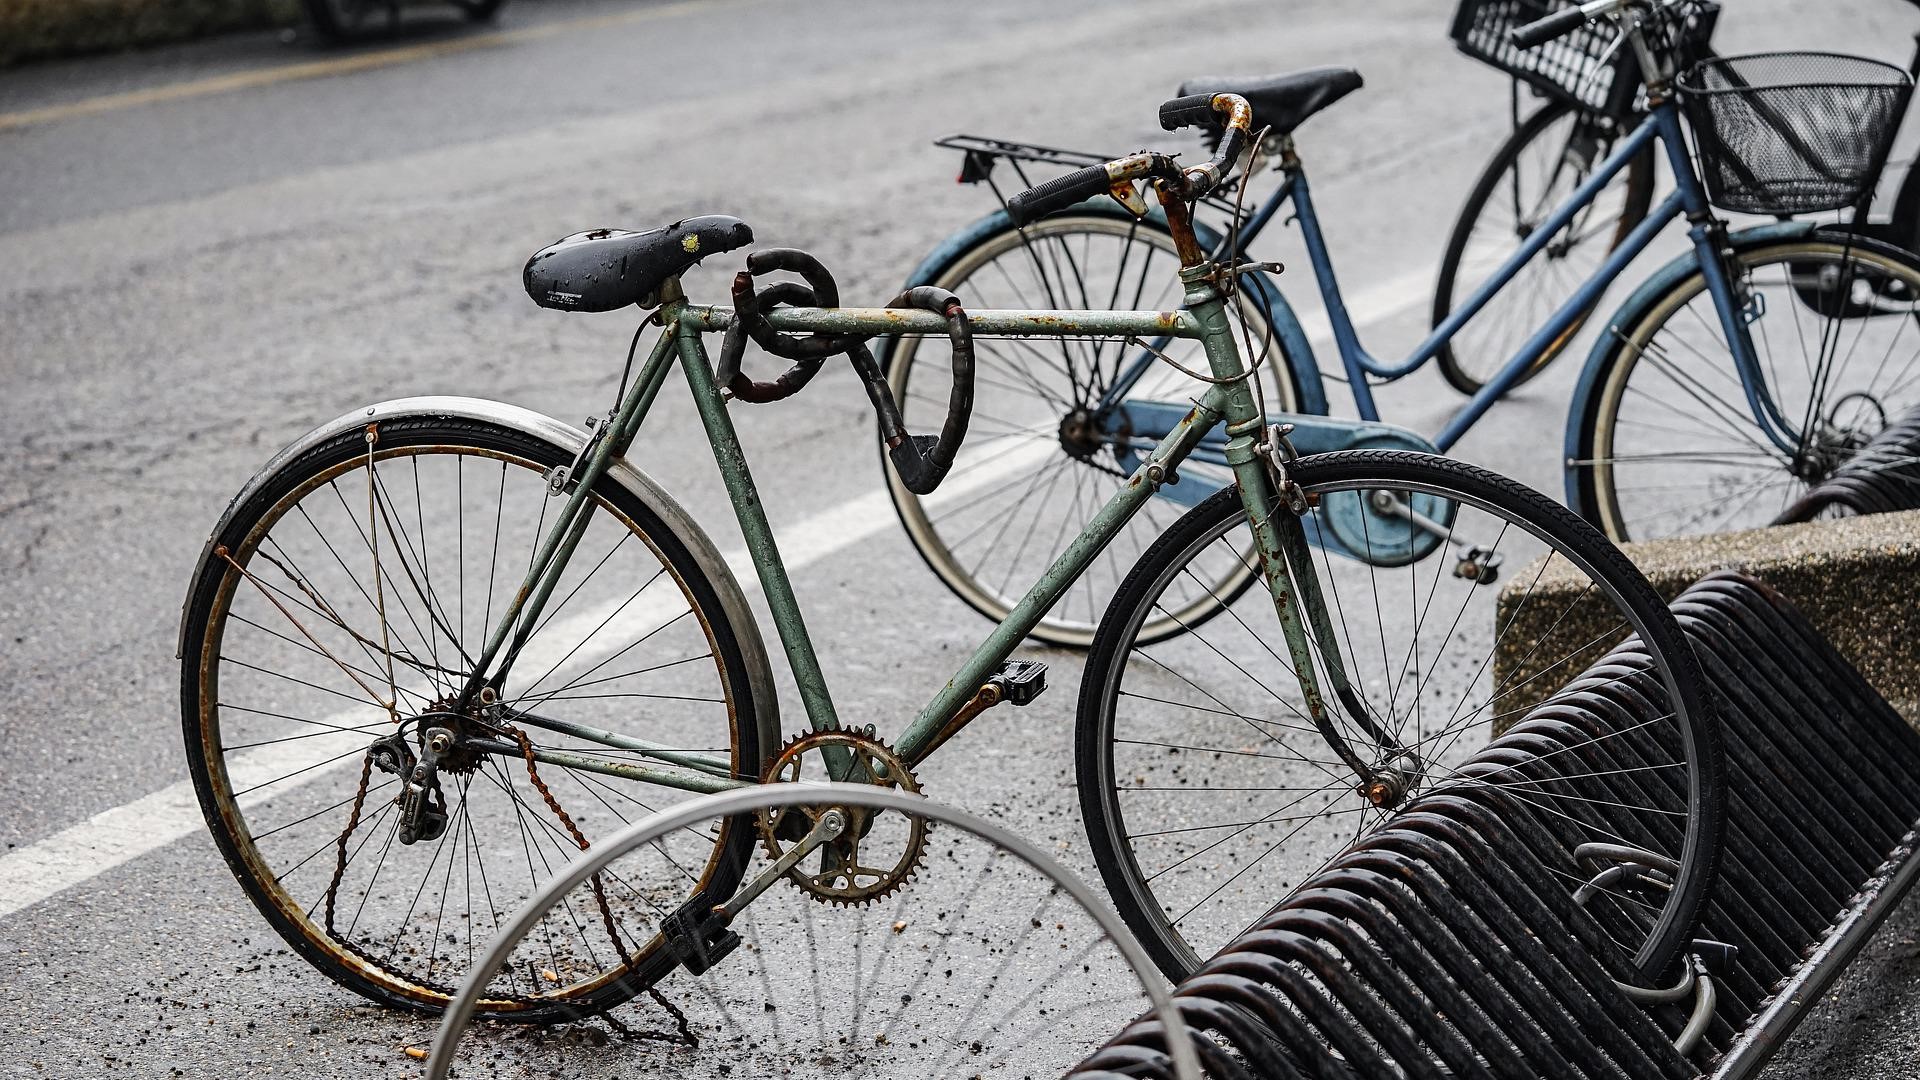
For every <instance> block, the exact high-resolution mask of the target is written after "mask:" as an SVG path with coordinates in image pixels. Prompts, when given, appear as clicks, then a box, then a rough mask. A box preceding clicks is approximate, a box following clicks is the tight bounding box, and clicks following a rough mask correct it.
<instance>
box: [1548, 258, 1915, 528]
mask: <svg viewBox="0 0 1920 1080" xmlns="http://www.w3.org/2000/svg"><path fill="white" fill-rule="evenodd" d="M1732 258H1733V263H1732V267H1733V269H1734V270H1735V272H1736V276H1737V277H1738V278H1739V283H1738V287H1739V290H1740V291H1741V292H1742V294H1743V295H1747V296H1749V297H1752V299H1751V301H1750V303H1749V311H1751V312H1753V313H1754V314H1753V316H1752V318H1751V319H1750V321H1749V322H1748V326H1749V328H1750V329H1749V334H1750V335H1751V337H1752V339H1753V341H1754V344H1755V348H1756V351H1758V352H1759V353H1760V354H1761V355H1760V357H1759V360H1760V363H1761V369H1762V373H1763V377H1765V378H1766V379H1768V380H1769V386H1768V392H1769V394H1770V395H1772V396H1773V397H1775V398H1777V399H1779V405H1780V408H1781V411H1782V412H1783V414H1784V415H1785V416H1786V418H1787V419H1788V420H1789V422H1791V423H1796V424H1797V423H1799V422H1800V421H1801V418H1802V417H1803V415H1805V413H1806V411H1807V409H1808V408H1813V409H1815V410H1816V412H1818V413H1820V414H1822V415H1818V416H1816V419H1817V420H1818V421H1819V423H1818V424H1817V426H1816V427H1815V436H1816V437H1815V439H1814V440H1813V441H1812V442H1811V443H1810V444H1809V443H1807V442H1806V441H1805V440H1804V439H1803V442H1802V447H1800V448H1798V449H1797V450H1796V455H1795V456H1804V458H1805V460H1804V461H1803V462H1801V463H1800V464H1797V465H1796V464H1795V463H1794V462H1793V461H1792V460H1791V459H1789V458H1788V457H1787V455H1786V454H1785V452H1784V451H1783V450H1781V449H1779V448H1778V447H1776V446H1775V445H1774V444H1773V443H1772V442H1771V441H1770V440H1769V439H1768V438H1767V437H1766V436H1765V435H1764V434H1763V433H1762V432H1761V431H1760V429H1759V428H1758V427H1757V426H1756V425H1755V424H1754V423H1753V420H1752V415H1751V412H1750V409H1749V406H1748V404H1747V402H1746V400H1745V395H1744V389H1743V388H1742V387H1741V384H1740V382H1739V380H1738V379H1737V378H1736V377H1735V376H1734V373H1733V372H1732V371H1730V370H1728V369H1729V368H1730V367H1731V359H1730V354H1729V351H1728V348H1727V345H1726V342H1725V340H1724V338H1723V337H1722V336H1720V331H1719V328H1718V319H1717V316H1716V314H1715V309H1714V308H1713V306H1712V300H1711V297H1710V296H1709V295H1708V293H1707V291H1706V281H1705V277H1704V275H1703V274H1701V273H1700V271H1699V270H1698V269H1697V268H1695V269H1693V270H1692V272H1690V273H1687V274H1684V275H1681V276H1679V277H1678V278H1677V279H1676V280H1675V281H1674V282H1673V284H1672V285H1671V286H1670V287H1669V288H1668V289H1667V290H1666V291H1664V292H1662V293H1661V294H1660V295H1659V296H1657V297H1655V298H1654V299H1652V300H1651V301H1650V302H1649V303H1648V304H1647V305H1646V306H1645V307H1643V308H1642V309H1640V311H1639V312H1637V313H1635V314H1632V315H1623V316H1617V317H1616V318H1615V319H1614V322H1615V323H1616V325H1617V327H1618V332H1617V333H1616V334H1614V335H1613V337H1612V339H1611V340H1610V341H1608V342H1606V343H1604V345H1603V347H1604V348H1605V350H1606V351H1605V353H1604V354H1602V355H1601V356H1600V357H1599V358H1598V359H1597V360H1594V361H1589V363H1593V364H1597V365H1598V367H1597V369H1596V370H1595V372H1593V373H1592V374H1591V375H1590V376H1589V377H1590V378H1591V379H1592V380H1593V391H1592V392H1591V393H1590V394H1588V395H1587V396H1586V399H1585V403H1584V405H1582V406H1580V407H1579V414H1578V415H1577V416H1572V417H1570V418H1569V423H1570V424H1573V425H1575V426H1576V442H1575V446H1574V452H1573V454H1571V455H1570V456H1569V459H1568V464H1567V468H1568V480H1569V483H1568V496H1569V501H1570V503H1571V505H1573V507H1574V509H1575V510H1576V511H1578V512H1579V513H1580V515H1581V516H1582V517H1585V518H1586V519H1587V520H1588V521H1591V522H1593V523H1594V524H1595V525H1596V526H1598V527H1599V528H1600V530H1601V531H1602V532H1604V533H1606V534H1607V535H1608V536H1609V537H1610V538H1612V539H1613V540H1614V541H1615V542H1616V543H1625V542H1627V541H1629V540H1651V539H1658V538H1660V537H1664V536H1675V535H1693V534H1699V533H1706V532H1725V531H1729V530H1737V529H1745V528H1755V527H1759V526H1763V525H1766V524H1768V523H1769V522H1770V521H1771V520H1772V518H1773V516H1774V515H1775V513H1776V512H1777V511H1778V510H1779V509H1780V508H1782V507H1785V506H1786V505H1788V504H1790V503H1791V502H1792V501H1793V500H1794V499H1795V498H1796V497H1798V495H1799V493H1800V492H1801V491H1803V490H1805V488H1806V486H1807V485H1808V484H1809V483H1813V482H1817V481H1818V480H1819V479H1820V478H1822V477H1823V476H1825V475H1827V474H1828V473H1830V472H1831V471H1832V468H1833V467H1834V466H1836V465H1838V464H1839V463H1840V461H1842V460H1844V459H1845V458H1846V457H1847V456H1849V454H1850V452H1851V450H1853V449H1857V448H1858V447H1859V446H1860V445H1864V444H1865V442H1866V440H1867V439H1869V438H1871V437H1872V435H1873V433H1874V432H1875V431H1877V430H1878V429H1879V428H1881V427H1884V426H1885V424H1886V423H1887V422H1888V421H1889V420H1891V419H1893V418H1895V417H1898V416H1900V415H1901V414H1903V413H1905V412H1906V411H1908V410H1910V409H1913V408H1915V407H1920V390H1917V389H1916V388H1915V387H1914V385H1913V384H1914V383H1915V382H1917V381H1920V380H1916V379H1914V378H1911V377H1910V374H1911V373H1912V372H1914V371H1915V370H1920V356H1916V355H1915V347H1914V345H1913V344H1912V343H1911V342H1909V341H1907V338H1909V337H1910V336H1911V335H1910V334H1909V330H1910V327H1909V325H1908V324H1910V323H1912V322H1914V321H1915V319H1916V318H1920V257H1916V256H1914V255H1913V254H1911V253H1909V252H1907V251H1905V250H1903V249H1901V248H1897V247H1894V246H1893V245H1891V244H1886V243H1883V242H1881V241H1878V240H1874V239H1872V238H1870V237H1865V236H1859V235H1857V234H1847V233H1842V232H1832V233H1829V232H1824V231H1823V232H1819V233H1815V234H1812V235H1810V236H1807V237H1805V238H1802V239H1794V240H1786V241H1782V242H1778V243H1762V244H1760V245H1758V246H1750V247H1745V248H1742V249H1739V250H1736V251H1735V252H1734V253H1733V257H1732ZM1823 268H1824V270H1825V272H1827V273H1829V274H1831V275H1837V277H1836V280H1845V281H1846V282H1847V285H1848V289H1849V295H1847V296H1846V297H1845V298H1844V299H1843V298H1842V297H1841V296H1840V295H1839V293H1838V292H1836V291H1835V289H1834V288H1833V286H1831V285H1821V286H1819V287H1815V288H1809V287H1808V286H1807V281H1808V279H1809V277H1810V276H1814V277H1818V275H1820V274H1821V273H1822V272H1823ZM1823 308H1826V309H1829V310H1822V309H1823ZM1867 309H1871V310H1873V311H1874V312H1876V313H1877V314H1876V316H1874V317H1867V316H1865V315H1864V314H1862V312H1863V311H1864V310H1867ZM1809 322H1812V323H1813V324H1815V325H1811V326H1810V325H1808V324H1809ZM1770 326H1771V327H1774V328H1775V329H1773V330H1772V331H1771V332H1770V331H1769V327H1770ZM1827 328H1833V329H1831V330H1829V329H1827ZM1823 333H1831V335H1832V337H1831V340H1832V341H1833V342H1835V343H1836V344H1835V348H1834V354H1835V355H1834V356H1833V358H1832V360H1833V361H1834V362H1835V363H1834V366H1833V367H1832V368H1830V369H1829V372H1828V374H1827V375H1825V376H1823V377H1822V383H1823V385H1821V386H1820V387H1819V388H1818V390H1817V392H1816V391H1815V388H1814V387H1813V386H1812V373H1814V372H1817V371H1818V370H1819V361H1818V357H1819V355H1820V353H1819V351H1818V350H1819V348H1821V347H1822V346H1821V344H1820V343H1821V341H1822V340H1823ZM1870 335H1871V340H1869V337H1870ZM1843 339H1844V341H1845V342H1846V351H1845V353H1844V354H1842V353H1841V352H1840V349H1839V344H1838V343H1839V342H1841V341H1842V340H1843ZM1883 339H1884V344H1885V347H1884V348H1882V347H1881V342H1882V340H1883ZM1863 342H1867V343H1866V344H1862V343H1863ZM1809 345H1812V346H1814V347H1815V350H1816V351H1815V353H1814V355H1813V356H1811V357H1809V356H1807V355H1805V354H1806V352H1807V349H1808V347H1809ZM1796 348H1797V349H1799V350H1800V352H1801V353H1802V355H1801V357H1800V359H1799V360H1798V361H1796V360H1794V359H1793V356H1792V350H1794V349H1796ZM1778 353H1785V354H1786V358H1785V359H1781V358H1780V357H1779V356H1778V355H1776V354H1778ZM1856 358H1863V359H1861V360H1860V363H1861V365H1862V366H1861V367H1859V368H1856V367H1855V366H1854V362H1855V360H1856ZM1869 364H1871V365H1873V367H1872V368H1871V370H1870V371H1869V370H1867V369H1866V368H1865V365H1869ZM1796 369H1798V370H1796ZM1849 373H1851V374H1855V375H1857V374H1866V376H1867V378H1866V380H1865V381H1864V383H1862V382H1859V381H1848V380H1846V379H1843V378H1842V376H1843V375H1846V374H1849ZM1801 374H1807V375H1808V385H1806V386H1804V387H1803V386H1802V385H1801V382H1800V378H1799V376H1800V375H1801ZM1843 406H1845V407H1846V408H1845V409H1843ZM1628 447H1631V448H1632V449H1631V450H1629V449H1627V448H1628ZM1802 452H1804V455H1803V453H1802ZM1776 494H1777V495H1778V496H1779V497H1778V498H1777V499H1775V498H1774V496H1775V495H1776ZM1736 499H1737V500H1740V501H1739V502H1737V503H1736V502H1735V500H1736ZM1678 515H1685V516H1684V517H1678Z"/></svg>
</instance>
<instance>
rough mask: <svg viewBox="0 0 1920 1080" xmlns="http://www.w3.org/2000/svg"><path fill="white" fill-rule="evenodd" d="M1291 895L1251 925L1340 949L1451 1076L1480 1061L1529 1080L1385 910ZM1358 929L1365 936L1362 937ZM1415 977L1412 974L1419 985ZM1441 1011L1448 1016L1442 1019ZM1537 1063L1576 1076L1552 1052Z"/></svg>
mask: <svg viewBox="0 0 1920 1080" xmlns="http://www.w3.org/2000/svg"><path fill="white" fill-rule="evenodd" d="M1292 901H1293V902H1292V903H1290V904H1288V905H1287V907H1286V909H1285V910H1283V911H1280V912H1277V913H1275V914H1274V915H1272V916H1269V917H1268V918H1267V919H1264V920H1262V921H1261V922H1260V923H1259V924H1258V925H1259V926H1260V927H1261V928H1262V929H1266V928H1284V927H1288V926H1292V928H1294V929H1298V930H1300V931H1301V932H1303V933H1309V934H1311V935H1312V936H1314V937H1318V938H1320V939H1321V940H1322V941H1325V942H1327V943H1329V944H1331V945H1332V946H1334V947H1335V948H1336V949H1338V950H1340V953H1341V955H1343V956H1345V957H1346V958H1347V962H1348V963H1349V964H1351V965H1352V966H1353V967H1354V969H1355V970H1357V971H1358V972H1359V973H1360V975H1361V977H1362V978H1365V979H1366V980H1368V981H1369V982H1370V983H1372V984H1373V988H1374V990H1375V992H1376V993H1378V994H1379V995H1380V996H1381V997H1382V998H1383V999H1385V1001H1386V1002H1387V1004H1388V1005H1390V1006H1392V1007H1393V1008H1394V1009H1395V1010H1396V1011H1397V1012H1399V1014H1400V1015H1401V1016H1402V1017H1404V1018H1405V1019H1406V1021H1407V1023H1408V1024H1409V1025H1410V1026H1411V1027H1412V1028H1413V1029H1414V1033H1415V1034H1416V1035H1418V1036H1419V1038H1420V1041H1421V1042H1423V1043H1425V1044H1426V1046H1427V1047H1428V1049H1429V1050H1431V1051H1432V1052H1433V1053H1435V1054H1436V1055H1438V1056H1439V1058H1440V1059H1441V1061H1442V1062H1443V1063H1444V1064H1445V1065H1446V1067H1447V1068H1448V1069H1450V1070H1452V1071H1453V1072H1454V1074H1455V1075H1468V1074H1471V1073H1473V1072H1475V1071H1477V1070H1478V1069H1480V1068H1482V1067H1486V1068H1490V1069H1491V1070H1492V1072H1493V1074H1494V1075H1495V1076H1500V1077H1507V1078H1508V1080H1532V1078H1533V1073H1532V1072H1531V1071H1530V1070H1529V1068H1528V1066H1527V1065H1526V1064H1525V1063H1524V1062H1522V1061H1521V1060H1520V1057H1519V1054H1518V1053H1516V1052H1515V1050H1514V1049H1513V1048H1512V1047H1510V1046H1508V1045H1506V1044H1505V1043H1504V1042H1502V1041H1501V1040H1500V1039H1498V1038H1488V1037H1489V1036H1492V1035H1493V1029H1492V1027H1491V1025H1488V1024H1485V1022H1484V1021H1485V1018H1484V1017H1482V1016H1480V1009H1479V1007H1478V1006H1477V1004H1476V1003H1475V1002H1474V1001H1473V1000H1472V998H1470V997H1469V996H1468V995H1467V994H1466V993H1465V991H1464V990H1463V988H1462V987H1461V985H1459V984H1456V983H1454V982H1452V981H1451V980H1449V979H1447V978H1446V977H1445V976H1444V975H1443V974H1442V973H1441V972H1440V969H1439V967H1438V965H1437V964H1436V963H1435V961H1434V960H1433V958H1432V957H1430V956H1428V955H1426V954H1425V952H1424V951H1423V950H1421V949H1420V948H1418V947H1417V946H1416V945H1415V944H1414V942H1413V940H1412V938H1411V937H1409V936H1408V935H1407V934H1406V932H1405V931H1404V930H1402V929H1401V928H1400V926H1399V925H1398V924H1396V923H1395V922H1394V921H1393V919H1392V917H1391V916H1390V915H1389V914H1388V913H1386V912H1384V911H1382V910H1380V909H1378V908H1375V907H1373V906H1372V905H1369V904H1366V903H1363V902H1361V901H1359V900H1358V899H1357V898H1355V897H1354V896H1352V895H1350V894H1345V893H1342V892H1340V891H1337V890H1334V889H1329V888H1308V887H1303V888H1302V889H1301V890H1299V891H1297V892H1295V893H1294V895H1293V897H1292ZM1362 930H1364V931H1365V932H1366V935H1367V936H1366V937H1363V936H1361V931H1362ZM1369 938H1371V939H1372V940H1369ZM1376 941H1377V942H1378V943H1379V944H1378V950H1379V951H1376V946H1375V944H1374V942H1376ZM1387 957H1392V959H1391V960H1388V959H1387ZM1401 968H1405V969H1406V971H1405V972H1403V971H1402V970H1400V969H1401ZM1435 975H1440V976H1441V977H1439V978H1434V977H1433V976H1435ZM1414 978H1419V980H1420V983H1419V985H1418V986H1416V984H1415V983H1414V982H1413V979H1414ZM1421 987H1424V992H1423V991H1422V989H1421ZM1442 1016H1445V1017H1447V1018H1448V1020H1442V1019H1441V1017H1442ZM1469 1018H1472V1019H1469ZM1463 1022H1464V1023H1465V1024H1466V1025H1467V1026H1468V1027H1469V1028H1470V1029H1471V1030H1473V1031H1474V1032H1475V1033H1476V1034H1478V1035H1479V1036H1481V1038H1479V1039H1478V1040H1476V1042H1477V1044H1478V1046H1479V1051H1478V1052H1476V1050H1475V1047H1474V1046H1473V1045H1469V1044H1468V1042H1467V1041H1466V1039H1465V1038H1464V1037H1463V1034H1462V1032H1461V1031H1459V1030H1457V1029H1456V1028H1455V1027H1454V1026H1453V1025H1454V1024H1459V1023H1463ZM1548 1049H1549V1050H1551V1048H1550V1047H1549V1048H1548ZM1481 1057H1484V1059H1485V1060H1484V1062H1483V1061H1481V1060H1479V1059H1480V1058H1481ZM1542 1064H1543V1065H1544V1066H1545V1067H1546V1068H1547V1069H1548V1070H1549V1071H1548V1072H1547V1073H1546V1075H1549V1076H1574V1075H1576V1074H1577V1070H1576V1069H1574V1067H1573V1065H1572V1064H1571V1063H1570V1062H1568V1061H1567V1060H1565V1059H1564V1058H1561V1057H1560V1056H1559V1055H1558V1054H1557V1053H1552V1054H1549V1056H1548V1060H1547V1061H1545V1062H1543V1063H1542Z"/></svg>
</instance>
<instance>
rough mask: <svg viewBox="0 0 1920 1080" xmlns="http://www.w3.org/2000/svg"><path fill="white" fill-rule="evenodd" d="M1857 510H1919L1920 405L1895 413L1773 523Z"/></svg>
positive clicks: (1876, 511)
mask: <svg viewBox="0 0 1920 1080" xmlns="http://www.w3.org/2000/svg"><path fill="white" fill-rule="evenodd" d="M1835 507H1837V508H1840V509H1844V510H1849V511H1852V512H1853V513H1855V514H1886V513H1891V512H1893V511H1895V510H1920V408H1916V409H1909V410H1908V411H1907V412H1905V413H1903V414H1902V415H1900V416H1898V417H1895V418H1894V420H1893V422H1892V423H1890V424H1888V425H1887V426H1886V427H1884V428H1881V429H1880V431H1879V433H1878V434H1876V435H1874V437H1873V438H1871V439H1869V440H1867V443H1866V445H1865V446H1862V447H1861V448H1860V449H1859V451H1858V452H1856V453H1855V454H1854V455H1853V456H1852V457H1850V458H1848V459H1847V460H1845V461H1843V462H1841V463H1840V464H1839V465H1838V466H1836V467H1835V468H1834V470H1833V474H1832V475H1830V476H1828V477H1827V478H1826V479H1825V480H1822V481H1820V482H1819V483H1817V484H1815V485H1813V486H1812V487H1810V488H1808V489H1807V490H1806V493H1805V494H1803V495H1801V496H1800V497H1799V498H1798V499H1795V500H1794V501H1793V503H1792V504H1791V505H1790V506H1788V507H1787V508H1786V509H1785V510H1782V511H1781V512H1780V516H1779V517H1777V518H1775V519H1774V520H1773V523H1774V524H1775V525H1785V524H1789V523H1792V522H1798V521H1812V520H1813V519H1814V518H1815V517H1816V516H1818V515H1819V514H1820V512H1821V511H1823V510H1827V509H1830V508H1835Z"/></svg>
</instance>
